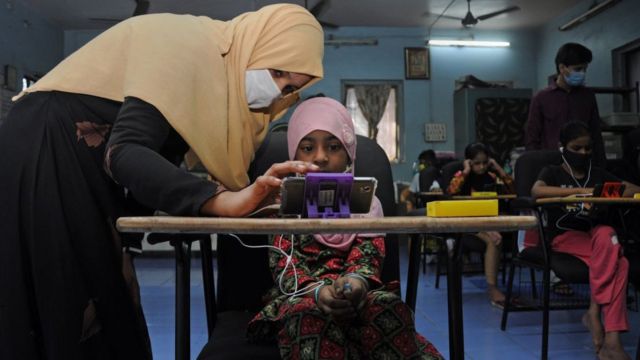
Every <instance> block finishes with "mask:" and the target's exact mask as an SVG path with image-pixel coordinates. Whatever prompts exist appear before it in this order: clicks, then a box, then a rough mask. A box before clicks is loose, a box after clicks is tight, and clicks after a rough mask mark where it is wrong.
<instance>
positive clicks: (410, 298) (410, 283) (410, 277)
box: [405, 234, 420, 312]
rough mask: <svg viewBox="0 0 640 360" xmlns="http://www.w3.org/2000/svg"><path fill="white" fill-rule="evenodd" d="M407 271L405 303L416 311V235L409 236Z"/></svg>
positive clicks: (417, 258)
mask: <svg viewBox="0 0 640 360" xmlns="http://www.w3.org/2000/svg"><path fill="white" fill-rule="evenodd" d="M409 238H410V239H411V246H410V247H409V271H408V274H407V295H406V296H405V302H406V303H407V305H409V308H411V310H413V311H414V312H415V311H416V297H417V295H418V276H420V239H419V236H418V235H414V234H412V235H409Z"/></svg>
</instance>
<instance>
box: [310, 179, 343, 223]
mask: <svg viewBox="0 0 640 360" xmlns="http://www.w3.org/2000/svg"><path fill="white" fill-rule="evenodd" d="M323 184H330V185H333V184H335V186H330V187H325V189H323V188H322V185H323ZM352 184H353V174H348V173H308V174H307V175H306V177H305V183H304V198H305V206H306V214H307V217H308V218H325V219H326V218H348V217H350V216H351V210H350V209H349V199H350V195H351V186H352Z"/></svg>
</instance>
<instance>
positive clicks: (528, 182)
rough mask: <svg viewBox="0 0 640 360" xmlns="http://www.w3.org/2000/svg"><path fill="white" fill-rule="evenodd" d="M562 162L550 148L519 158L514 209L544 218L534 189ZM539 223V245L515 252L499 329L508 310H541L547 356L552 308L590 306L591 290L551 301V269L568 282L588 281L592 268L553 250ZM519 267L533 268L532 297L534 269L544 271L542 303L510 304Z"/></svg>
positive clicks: (505, 324) (524, 300)
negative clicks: (545, 170) (544, 174)
mask: <svg viewBox="0 0 640 360" xmlns="http://www.w3.org/2000/svg"><path fill="white" fill-rule="evenodd" d="M561 162H562V158H561V156H560V152H559V151H551V150H545V151H531V152H526V153H524V154H522V155H521V156H520V157H519V158H518V161H517V162H516V166H515V176H516V178H515V185H516V192H517V195H518V198H517V199H516V200H515V201H512V207H513V208H514V210H517V211H524V212H531V211H533V212H534V213H535V214H536V215H537V216H538V218H539V219H543V218H544V217H543V212H544V211H545V210H544V208H542V207H540V206H536V205H535V201H534V200H533V199H532V198H531V188H532V186H533V184H534V183H535V181H536V179H537V178H538V174H539V173H540V171H541V170H542V169H543V168H544V167H545V166H547V165H554V164H555V165H557V164H560V163H561ZM538 224H539V225H538V234H539V238H540V240H539V244H538V246H536V247H529V248H525V249H524V250H523V251H521V252H520V253H518V254H517V255H515V256H514V258H513V260H512V261H511V265H510V267H509V278H508V280H507V293H506V301H505V306H504V309H503V312H502V322H501V324H500V329H502V330H503V331H504V330H505V329H506V326H507V317H508V315H509V312H513V311H533V310H536V311H539V310H542V312H543V320H542V359H546V358H547V352H548V347H549V311H550V310H562V309H586V308H588V306H589V298H590V294H589V291H586V294H585V296H586V298H582V299H580V297H579V296H578V292H577V291H576V292H575V294H574V295H573V296H571V297H570V298H571V301H566V300H567V299H560V298H559V299H558V301H557V302H555V301H554V303H553V304H552V303H551V302H550V286H551V283H550V276H551V275H550V274H551V270H553V271H554V272H555V274H556V275H557V276H558V277H559V278H560V279H562V281H564V282H565V283H567V284H589V268H588V267H587V265H586V264H585V263H583V262H582V261H581V260H580V259H578V258H577V257H574V256H571V255H568V254H564V253H557V252H553V251H551V240H552V239H550V238H549V236H548V235H547V230H546V228H545V226H544V225H543V223H542V221H539V222H538ZM516 266H518V267H520V268H529V269H530V275H531V294H532V299H537V298H538V295H537V288H536V280H535V270H538V271H542V290H543V295H542V304H540V303H539V301H530V302H526V300H527V299H526V298H524V297H520V298H519V300H520V302H521V303H522V304H521V305H519V306H517V307H514V306H512V305H511V304H512V302H511V301H512V298H513V281H514V272H515V267H516ZM583 288H584V286H583ZM587 289H588V288H587ZM567 298H569V297H567ZM576 300H577V301H576Z"/></svg>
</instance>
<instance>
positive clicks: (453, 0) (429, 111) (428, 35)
mask: <svg viewBox="0 0 640 360" xmlns="http://www.w3.org/2000/svg"><path fill="white" fill-rule="evenodd" d="M454 2H456V0H451V1H450V2H449V4H448V5H447V6H446V7H445V8H444V10H442V12H441V13H440V14H438V16H437V17H436V19H435V20H433V22H432V23H431V24H430V25H429V27H428V28H427V39H426V41H427V48H428V47H429V45H428V41H429V40H430V39H431V30H432V29H433V27H434V26H435V24H436V23H437V22H438V20H440V18H441V17H442V16H443V15H444V14H445V13H446V12H447V10H449V8H450V7H451V5H453V3H454ZM429 62H430V64H429V66H432V65H433V62H432V61H431V58H430V60H429ZM432 70H433V69H432ZM431 73H432V74H433V71H432V72H431ZM432 84H433V78H432V79H430V80H429V85H428V91H429V101H428V103H427V106H429V110H428V114H429V118H428V119H427V122H429V123H433V122H434V121H433V85H432ZM425 135H426V134H425Z"/></svg>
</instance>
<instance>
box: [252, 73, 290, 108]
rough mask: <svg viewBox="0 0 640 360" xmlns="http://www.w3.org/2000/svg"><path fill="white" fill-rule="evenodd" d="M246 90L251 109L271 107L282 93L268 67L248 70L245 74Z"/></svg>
mask: <svg viewBox="0 0 640 360" xmlns="http://www.w3.org/2000/svg"><path fill="white" fill-rule="evenodd" d="M244 91H245V95H246V96H247V104H248V105H249V108H250V109H262V108H266V107H269V105H271V103H272V102H273V100H275V99H276V98H278V97H279V96H280V95H281V94H282V91H281V90H280V88H279V87H278V85H277V84H276V82H275V81H274V80H273V77H271V73H269V70H267V69H260V70H247V71H246V72H245V75H244Z"/></svg>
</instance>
